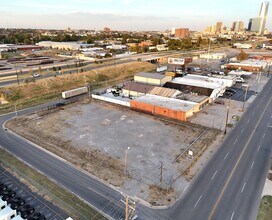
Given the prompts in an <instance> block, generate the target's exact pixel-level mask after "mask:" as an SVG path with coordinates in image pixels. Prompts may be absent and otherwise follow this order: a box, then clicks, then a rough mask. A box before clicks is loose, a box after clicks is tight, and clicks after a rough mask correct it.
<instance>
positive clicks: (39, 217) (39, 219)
mask: <svg viewBox="0 0 272 220" xmlns="http://www.w3.org/2000/svg"><path fill="white" fill-rule="evenodd" d="M28 220H46V218H45V217H44V215H42V214H41V213H40V212H38V213H35V214H34V215H33V216H31V217H29V218H28Z"/></svg>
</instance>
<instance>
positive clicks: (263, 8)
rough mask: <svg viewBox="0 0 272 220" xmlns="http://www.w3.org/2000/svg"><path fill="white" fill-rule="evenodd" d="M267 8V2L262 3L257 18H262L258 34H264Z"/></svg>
mask: <svg viewBox="0 0 272 220" xmlns="http://www.w3.org/2000/svg"><path fill="white" fill-rule="evenodd" d="M268 7H269V2H268V1H265V2H262V5H261V9H260V13H259V18H262V22H261V27H260V34H264V30H265V25H266V18H267V14H268Z"/></svg>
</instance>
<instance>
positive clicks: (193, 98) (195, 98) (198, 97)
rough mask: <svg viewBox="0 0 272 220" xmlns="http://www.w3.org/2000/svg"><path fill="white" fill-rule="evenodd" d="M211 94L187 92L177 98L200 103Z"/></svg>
mask: <svg viewBox="0 0 272 220" xmlns="http://www.w3.org/2000/svg"><path fill="white" fill-rule="evenodd" d="M208 97H209V96H205V95H199V94H186V93H181V94H178V95H177V97H176V98H177V99H180V100H186V101H190V102H197V103H200V102H202V101H204V100H205V99H207V98H208Z"/></svg>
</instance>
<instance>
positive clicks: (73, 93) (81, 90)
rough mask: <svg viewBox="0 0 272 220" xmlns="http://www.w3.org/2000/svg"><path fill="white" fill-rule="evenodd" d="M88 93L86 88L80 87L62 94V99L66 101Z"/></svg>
mask: <svg viewBox="0 0 272 220" xmlns="http://www.w3.org/2000/svg"><path fill="white" fill-rule="evenodd" d="M87 92H88V87H80V88H77V89H72V90H69V91H65V92H62V94H61V95H62V98H64V99H68V98H71V97H74V96H77V95H81V94H84V93H87Z"/></svg>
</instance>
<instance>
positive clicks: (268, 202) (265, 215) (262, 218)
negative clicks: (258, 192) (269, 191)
mask: <svg viewBox="0 0 272 220" xmlns="http://www.w3.org/2000/svg"><path fill="white" fill-rule="evenodd" d="M257 220H272V196H264V197H263V198H262V201H261V205H260V208H259V211H258V215H257Z"/></svg>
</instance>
